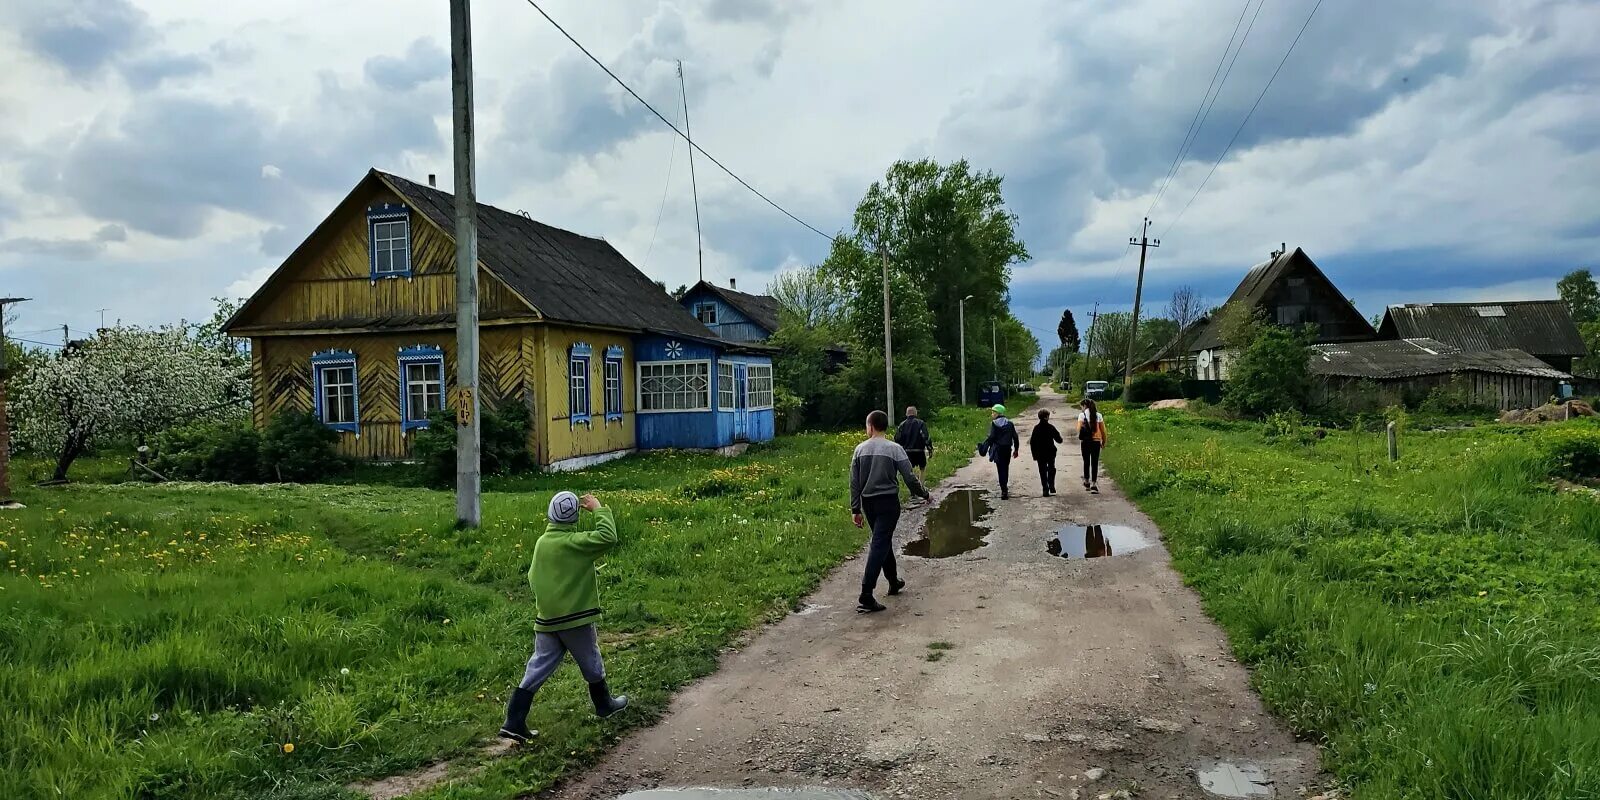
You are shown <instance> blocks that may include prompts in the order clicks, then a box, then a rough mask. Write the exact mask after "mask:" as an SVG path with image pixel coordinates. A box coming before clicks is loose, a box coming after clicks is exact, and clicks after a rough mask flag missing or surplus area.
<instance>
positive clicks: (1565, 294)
mask: <svg viewBox="0 0 1600 800" xmlns="http://www.w3.org/2000/svg"><path fill="white" fill-rule="evenodd" d="M1556 292H1557V293H1559V294H1560V295H1561V300H1562V302H1564V303H1566V304H1567V312H1568V313H1570V314H1571V315H1572V321H1573V322H1576V323H1578V324H1579V325H1582V324H1583V323H1586V322H1600V286H1596V285H1595V281H1594V275H1592V274H1591V273H1590V272H1589V270H1586V269H1575V270H1573V271H1571V272H1569V273H1567V274H1566V275H1565V276H1563V277H1562V278H1561V280H1559V281H1557V282H1556Z"/></svg>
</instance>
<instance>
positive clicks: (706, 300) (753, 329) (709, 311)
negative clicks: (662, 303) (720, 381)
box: [678, 279, 778, 342]
mask: <svg viewBox="0 0 1600 800" xmlns="http://www.w3.org/2000/svg"><path fill="white" fill-rule="evenodd" d="M734 286H735V283H734V281H733V280H732V279H730V280H729V281H728V288H726V289H724V288H722V287H720V286H717V285H716V284H714V283H709V282H707V281H700V282H699V283H697V284H695V285H694V286H691V287H689V291H687V292H685V293H684V295H683V297H681V298H679V300H678V302H680V303H682V304H683V307H684V308H687V309H689V313H691V314H693V315H694V318H695V319H697V320H699V321H700V324H702V325H704V326H706V327H707V328H710V329H711V331H712V332H713V333H715V334H717V336H719V337H721V338H723V339H725V340H727V341H730V342H764V341H766V340H767V339H768V338H770V337H771V336H772V334H774V333H776V332H777V331H778V301H777V299H776V298H774V297H771V296H770V295H764V294H749V293H748V292H741V291H738V290H736V289H734V288H733V287H734Z"/></svg>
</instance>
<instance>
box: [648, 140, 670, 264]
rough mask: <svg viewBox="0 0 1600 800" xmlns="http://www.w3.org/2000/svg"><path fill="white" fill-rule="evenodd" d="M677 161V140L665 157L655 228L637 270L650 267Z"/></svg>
mask: <svg viewBox="0 0 1600 800" xmlns="http://www.w3.org/2000/svg"><path fill="white" fill-rule="evenodd" d="M677 161H678V140H677V139H673V140H672V154H671V155H669V156H667V182H666V185H664V186H662V187H661V205H660V207H658V208H657V209H656V228H655V230H653V231H651V232H650V247H648V248H647V249H646V250H645V251H644V264H642V265H641V266H640V267H639V268H640V269H641V270H643V269H647V268H648V267H649V266H650V254H651V253H653V252H655V249H656V235H657V234H659V233H661V215H662V213H664V212H665V211H666V210H667V190H668V189H671V188H672V166H673V164H675V163H677Z"/></svg>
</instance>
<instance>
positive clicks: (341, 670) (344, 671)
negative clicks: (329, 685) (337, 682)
mask: <svg viewBox="0 0 1600 800" xmlns="http://www.w3.org/2000/svg"><path fill="white" fill-rule="evenodd" d="M339 674H340V675H349V674H350V668H349V667H340V668H339Z"/></svg>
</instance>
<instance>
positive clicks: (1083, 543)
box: [1044, 525, 1150, 558]
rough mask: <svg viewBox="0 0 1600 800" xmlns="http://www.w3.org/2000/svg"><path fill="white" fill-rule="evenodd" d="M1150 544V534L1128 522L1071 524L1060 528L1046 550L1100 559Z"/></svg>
mask: <svg viewBox="0 0 1600 800" xmlns="http://www.w3.org/2000/svg"><path fill="white" fill-rule="evenodd" d="M1149 546H1150V539H1149V538H1148V537H1146V536H1145V535H1144V534H1143V533H1142V532H1140V531H1139V530H1138V529H1136V528H1130V527H1127V526H1126V525H1068V526H1066V527H1063V528H1059V529H1057V530H1056V532H1055V534H1054V535H1053V536H1051V537H1050V539H1049V540H1048V541H1046V542H1045V544H1044V549H1045V552H1047V553H1049V554H1050V555H1053V556H1060V557H1061V558H1101V557H1103V556H1115V555H1126V554H1128V553H1132V552H1135V551H1138V550H1143V549H1145V548H1146V547H1149Z"/></svg>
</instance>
